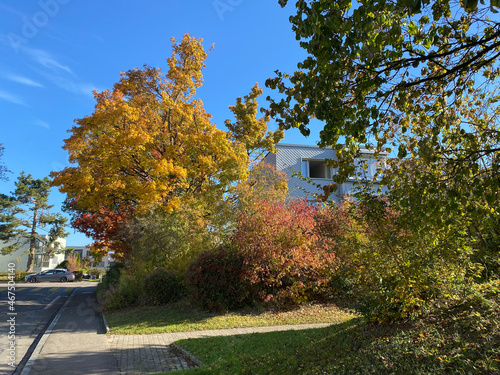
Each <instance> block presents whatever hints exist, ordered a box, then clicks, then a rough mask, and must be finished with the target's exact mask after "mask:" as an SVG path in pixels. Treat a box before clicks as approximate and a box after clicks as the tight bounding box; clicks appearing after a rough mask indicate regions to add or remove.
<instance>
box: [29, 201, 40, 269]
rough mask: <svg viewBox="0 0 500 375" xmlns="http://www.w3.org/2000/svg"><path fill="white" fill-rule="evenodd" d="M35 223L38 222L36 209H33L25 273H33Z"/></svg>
mask: <svg viewBox="0 0 500 375" xmlns="http://www.w3.org/2000/svg"><path fill="white" fill-rule="evenodd" d="M37 221H38V209H36V208H35V211H34V213H33V223H32V225H31V236H30V249H29V253H28V264H27V265H26V272H33V260H34V259H35V245H36V223H37Z"/></svg>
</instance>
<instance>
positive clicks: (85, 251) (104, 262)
mask: <svg viewBox="0 0 500 375" xmlns="http://www.w3.org/2000/svg"><path fill="white" fill-rule="evenodd" d="M68 248H69V249H73V251H72V252H71V253H70V254H68V255H71V254H79V255H80V259H83V258H88V259H89V260H90V261H91V262H93V260H94V258H93V257H92V255H91V254H90V248H89V247H87V246H68ZM68 255H66V257H68ZM114 261H115V260H114V258H113V254H111V253H110V254H107V255H104V256H103V257H102V259H101V261H100V262H99V263H97V264H96V263H94V264H93V267H94V268H103V269H106V270H107V269H109V267H110V266H111V265H113V263H114Z"/></svg>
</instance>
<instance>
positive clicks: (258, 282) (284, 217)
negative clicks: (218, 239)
mask: <svg viewBox="0 0 500 375" xmlns="http://www.w3.org/2000/svg"><path fill="white" fill-rule="evenodd" d="M320 210H321V208H320V207H319V206H316V205H311V204H308V203H307V202H305V201H293V202H291V203H289V204H283V203H267V202H264V201H261V202H258V203H257V204H256V205H255V206H254V207H253V208H251V209H249V210H247V211H246V212H242V213H241V214H240V215H239V217H238V223H237V229H236V232H235V233H234V236H233V239H232V240H233V241H232V246H233V248H234V250H235V251H236V252H237V253H238V254H240V255H241V256H242V257H243V260H244V262H243V268H244V277H245V278H246V279H247V280H248V281H250V282H251V283H252V284H253V285H255V286H256V287H257V288H258V289H259V290H260V293H259V296H258V297H259V299H260V300H261V301H263V302H270V303H275V304H278V305H294V304H298V303H302V302H305V301H307V300H310V299H314V298H317V297H318V296H319V295H321V294H322V288H323V287H324V286H326V284H327V282H328V280H329V277H330V275H331V271H332V269H333V267H334V260H335V256H334V255H333V253H331V252H330V251H329V246H328V244H329V240H328V239H327V238H325V237H323V236H320V235H318V234H317V232H316V220H315V218H316V216H317V214H318V213H319V212H320Z"/></svg>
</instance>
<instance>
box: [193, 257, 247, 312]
mask: <svg viewBox="0 0 500 375" xmlns="http://www.w3.org/2000/svg"><path fill="white" fill-rule="evenodd" d="M186 285H187V287H188V290H189V292H190V296H191V298H192V299H193V300H194V301H196V302H198V303H200V304H201V305H202V306H203V307H204V308H207V309H209V310H210V311H227V310H232V309H237V308H241V307H246V306H250V305H252V303H253V300H252V297H253V294H254V293H252V290H253V288H252V286H251V283H250V282H249V281H247V280H245V279H244V278H243V258H242V257H241V256H240V255H239V254H237V253H235V252H231V251H228V250H224V249H222V250H218V251H208V252H205V253H203V254H202V255H201V256H200V257H199V258H198V259H197V260H196V261H195V262H193V263H192V264H191V265H190V267H189V269H188V271H187V273H186Z"/></svg>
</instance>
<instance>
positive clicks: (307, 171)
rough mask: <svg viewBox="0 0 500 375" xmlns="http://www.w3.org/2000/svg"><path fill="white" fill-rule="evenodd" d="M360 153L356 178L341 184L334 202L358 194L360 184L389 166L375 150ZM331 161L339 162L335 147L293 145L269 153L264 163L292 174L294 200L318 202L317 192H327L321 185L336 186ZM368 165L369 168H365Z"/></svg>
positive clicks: (290, 176)
mask: <svg viewBox="0 0 500 375" xmlns="http://www.w3.org/2000/svg"><path fill="white" fill-rule="evenodd" d="M360 152H361V155H362V156H361V157H360V158H359V159H358V162H357V166H356V173H355V174H356V175H355V176H353V178H350V179H348V180H347V181H346V182H345V183H343V184H342V185H340V186H339V188H338V189H337V191H336V192H335V193H334V194H333V195H332V196H331V199H333V200H335V201H340V199H341V198H342V197H344V196H346V195H350V194H351V193H352V192H353V191H354V189H355V185H356V183H359V181H370V180H372V179H373V177H374V176H375V173H376V170H377V168H378V167H379V166H381V167H385V158H386V157H387V156H386V155H383V156H382V157H379V158H378V159H377V158H376V157H375V156H374V152H373V151H371V150H367V149H361V150H360ZM327 160H337V156H336V154H335V150H333V149H332V148H320V147H318V146H308V145H293V144H277V145H276V153H275V154H272V153H269V154H267V155H266V157H265V158H264V162H266V163H269V164H271V165H273V166H274V167H275V168H276V170H278V171H283V172H285V173H286V174H287V175H288V195H289V196H290V197H292V198H307V199H308V200H314V194H315V193H316V194H321V193H322V192H323V191H322V190H320V189H319V188H318V187H317V186H319V187H322V186H325V185H330V184H331V183H333V181H332V176H334V174H335V170H334V169H333V168H331V167H329V166H328V165H327ZM361 161H363V162H361ZM365 163H366V166H367V168H366V169H365V168H364V166H363V164H365ZM358 174H359V175H358ZM301 176H302V177H301ZM376 188H378V186H377V185H376V184H375V186H374V189H376Z"/></svg>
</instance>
